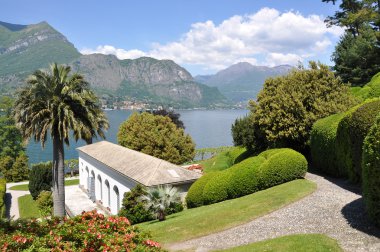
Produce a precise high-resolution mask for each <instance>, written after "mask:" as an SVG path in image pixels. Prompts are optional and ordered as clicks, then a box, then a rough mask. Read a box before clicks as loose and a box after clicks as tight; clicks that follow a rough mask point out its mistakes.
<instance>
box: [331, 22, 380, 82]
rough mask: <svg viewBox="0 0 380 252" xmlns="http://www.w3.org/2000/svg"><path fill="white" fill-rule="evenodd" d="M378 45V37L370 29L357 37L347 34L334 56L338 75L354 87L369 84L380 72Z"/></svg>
mask: <svg viewBox="0 0 380 252" xmlns="http://www.w3.org/2000/svg"><path fill="white" fill-rule="evenodd" d="M376 43H377V38H376V35H375V33H374V31H373V30H372V29H370V28H366V29H363V30H362V32H361V33H360V34H359V35H357V36H354V35H352V34H351V33H346V34H345V35H344V36H343V37H342V38H341V40H340V41H339V43H338V45H337V46H336V47H335V52H334V53H333V55H332V60H333V61H334V62H335V66H334V70H336V73H337V75H338V76H340V77H341V78H342V80H343V81H344V82H349V83H351V84H352V85H353V86H363V85H364V84H365V83H367V82H369V81H370V80H371V77H372V76H373V75H375V74H376V73H378V72H379V71H380V61H379V57H380V49H379V48H378V46H376Z"/></svg>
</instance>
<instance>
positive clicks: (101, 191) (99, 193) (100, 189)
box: [97, 175, 103, 202]
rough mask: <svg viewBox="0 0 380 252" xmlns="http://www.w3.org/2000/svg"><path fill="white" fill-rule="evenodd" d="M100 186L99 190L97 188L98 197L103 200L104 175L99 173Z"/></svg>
mask: <svg viewBox="0 0 380 252" xmlns="http://www.w3.org/2000/svg"><path fill="white" fill-rule="evenodd" d="M98 188H99V190H97V191H98V196H97V199H100V200H101V201H102V202H103V185H102V177H100V175H98Z"/></svg>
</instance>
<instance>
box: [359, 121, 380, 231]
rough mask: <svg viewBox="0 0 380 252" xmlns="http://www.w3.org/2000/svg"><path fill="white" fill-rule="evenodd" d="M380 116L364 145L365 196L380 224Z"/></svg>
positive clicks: (368, 207)
mask: <svg viewBox="0 0 380 252" xmlns="http://www.w3.org/2000/svg"><path fill="white" fill-rule="evenodd" d="M379 140H380V116H378V118H377V120H376V122H375V124H374V125H373V126H372V127H371V129H370V131H369V133H368V135H367V137H366V138H365V140H364V147H363V163H362V169H363V171H362V176H363V183H362V188H363V198H364V201H365V204H366V207H367V211H368V214H369V216H370V217H371V218H372V220H373V221H374V222H375V224H376V225H378V226H380V141H379Z"/></svg>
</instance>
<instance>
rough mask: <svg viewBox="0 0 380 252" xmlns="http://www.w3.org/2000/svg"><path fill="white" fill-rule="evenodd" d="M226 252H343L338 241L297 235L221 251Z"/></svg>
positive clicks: (324, 237) (320, 235) (315, 236)
mask: <svg viewBox="0 0 380 252" xmlns="http://www.w3.org/2000/svg"><path fill="white" fill-rule="evenodd" d="M221 251H224V252H261V251H267V252H269V251H277V252H324V251H330V252H341V251H343V250H342V249H341V248H340V247H339V245H338V243H337V241H336V240H334V239H332V238H330V237H328V236H326V235H322V234H296V235H288V236H283V237H279V238H274V239H269V240H265V241H260V242H255V243H251V244H248V245H244V246H239V247H234V248H231V249H226V250H221Z"/></svg>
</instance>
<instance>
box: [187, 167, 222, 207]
mask: <svg viewBox="0 0 380 252" xmlns="http://www.w3.org/2000/svg"><path fill="white" fill-rule="evenodd" d="M216 174H217V172H210V173H207V174H205V175H203V176H202V177H201V178H200V179H198V180H197V181H195V183H194V184H192V185H191V187H190V189H189V191H188V192H187V195H186V205H187V207H188V208H193V207H199V206H202V205H203V201H204V200H203V189H204V187H205V186H206V184H207V183H208V182H209V181H210V180H211V179H212V178H213V177H214V176H215V175H216Z"/></svg>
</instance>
